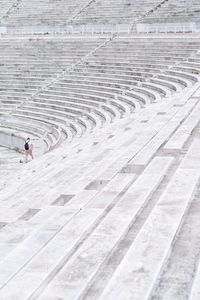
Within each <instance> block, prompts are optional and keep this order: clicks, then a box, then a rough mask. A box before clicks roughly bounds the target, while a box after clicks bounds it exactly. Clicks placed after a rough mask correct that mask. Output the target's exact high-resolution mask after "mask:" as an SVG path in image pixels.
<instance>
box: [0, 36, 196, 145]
mask: <svg viewBox="0 0 200 300" xmlns="http://www.w3.org/2000/svg"><path fill="white" fill-rule="evenodd" d="M102 41H104V39H102V40H99V39H93V38H91V39H89V38H88V39H86V40H85V39H84V38H81V39H80V38H79V39H78V38H77V39H76V40H73V39H72V41H71V42H70V41H69V40H68V39H66V40H63V38H60V39H59V38H57V39H55V40H52V39H47V41H43V42H42V41H41V40H39V41H37V40H30V41H29V42H28V41H27V40H26V39H25V40H23V42H22V46H23V47H24V45H26V47H24V48H23V50H22V48H20V46H19V41H16V48H15V49H13V50H12V55H11V57H12V58H11V61H10V62H7V60H6V59H5V61H4V65H3V69H4V71H5V68H6V67H8V66H9V67H10V71H9V75H8V77H7V79H8V81H7V82H6V81H5V80H6V74H5V78H4V80H3V78H2V79H0V84H1V86H0V88H1V95H0V104H1V105H0V114H1V115H2V116H4V115H8V116H10V120H11V119H12V117H13V118H14V120H18V122H16V121H14V122H13V125H12V122H11V121H10V125H9V124H8V122H7V125H6V126H8V125H9V126H10V128H15V126H16V124H17V128H19V130H21V129H22V128H26V127H27V131H28V132H33V133H34V132H37V131H36V130H35V127H39V128H40V129H39V131H40V133H39V132H38V137H42V136H45V138H46V139H45V143H46V144H47V149H48V150H49V149H52V148H54V147H55V146H56V145H59V144H60V143H61V142H62V141H63V140H64V139H68V140H72V139H73V138H75V137H80V136H81V135H83V134H85V133H87V132H88V133H90V132H92V131H94V130H95V129H96V128H100V127H102V126H103V125H104V124H109V123H111V122H113V121H114V120H116V119H119V118H122V117H124V116H128V115H129V114H131V113H132V112H134V111H135V109H139V108H143V107H144V106H145V105H149V104H150V103H152V102H155V101H160V100H161V99H162V98H164V97H169V96H171V95H172V93H174V92H180V91H182V89H183V88H185V87H190V86H191V85H192V84H194V83H195V82H197V81H198V78H199V75H198V74H199V72H200V68H199V64H198V60H199V56H198V49H199V46H200V42H199V41H198V40H197V39H196V40H194V39H192V38H190V37H187V38H185V39H182V38H177V37H176V38H164V39H162V38H156V37H154V38H152V37H151V38H142V37H141V38H138V37H131V38H130V37H129V38H128V39H127V38H125V37H116V38H114V39H113V40H112V41H110V42H109V43H107V44H106V45H103V44H102V47H100V48H98V50H96V51H95V52H94V53H92V54H91V55H90V56H88V57H87V59H86V60H85V59H83V58H84V57H85V56H83V55H84V54H88V53H89V51H90V50H91V49H92V50H94V49H95V47H97V46H98V45H100V43H101V42H102ZM8 42H9V40H7V43H8ZM12 42H13V43H14V40H13V41H12ZM0 43H2V45H1V48H2V49H3V45H4V44H5V43H6V40H3V41H1V42H0ZM61 43H63V46H62V48H61V49H60V47H61ZM42 45H43V47H44V52H43V47H42ZM58 49H59V50H58ZM15 50H16V52H15ZM22 51H23V52H24V56H23V58H19V53H21V52H22ZM33 52H35V53H39V55H38V56H37V55H36V54H35V56H34V55H33ZM56 52H57V56H56ZM16 53H17V54H16ZM9 54H10V53H9V52H8V54H7V57H9ZM17 55H18V56H17ZM2 57H3V56H2ZM43 57H44V61H43V60H42V58H43ZM29 58H30V59H29ZM81 58H82V60H81ZM14 59H15V60H16V61H15V63H14ZM75 59H76V60H75ZM69 61H71V64H72V65H73V63H74V67H72V68H71V69H69V71H67V72H65V73H62V71H63V70H66V69H67V68H68V67H69ZM76 61H77V62H79V63H76ZM51 62H52V64H51ZM11 63H12V67H11ZM2 64H3V61H2ZM56 64H58V65H59V66H55V65H56ZM23 69H26V71H27V72H28V74H29V76H30V77H29V80H30V84H31V85H30V86H29V85H28V83H27V81H26V78H25V77H24V76H23V74H24V73H23V72H22V73H21V74H20V76H18V74H19V72H20V70H23ZM32 70H33V71H32ZM45 70H46V74H45ZM56 70H57V71H56ZM10 73H11V74H12V77H10V76H11V74H10ZM45 75H46V77H45ZM0 78H1V77H0ZM11 78H12V79H11ZM32 78H34V79H35V81H33V82H31V81H32ZM41 78H43V80H41V82H40V79H41ZM11 82H12V85H11ZM41 87H43V88H41ZM32 123H33V124H34V126H32ZM30 124H31V126H30ZM41 124H42V125H41ZM49 128H50V129H49ZM51 128H53V129H51ZM49 131H50V133H49Z"/></svg>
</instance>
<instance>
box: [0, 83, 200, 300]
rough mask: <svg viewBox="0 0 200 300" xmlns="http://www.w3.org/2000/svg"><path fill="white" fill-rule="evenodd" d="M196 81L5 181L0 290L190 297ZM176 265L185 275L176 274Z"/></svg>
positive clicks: (20, 294)
mask: <svg viewBox="0 0 200 300" xmlns="http://www.w3.org/2000/svg"><path fill="white" fill-rule="evenodd" d="M198 88H199V84H195V86H194V87H193V88H191V89H188V90H187V91H185V92H184V93H181V94H180V95H179V97H178V98H177V97H174V98H171V99H169V100H168V101H165V102H164V101H163V102H158V103H152V104H151V105H149V106H148V107H146V108H145V109H144V110H141V111H138V113H137V114H135V115H134V116H132V117H130V118H126V119H119V120H118V121H116V122H115V124H111V125H110V127H107V128H103V129H102V130H101V131H99V133H98V134H96V135H93V136H92V135H90V136H86V137H85V138H80V139H79V141H76V143H75V144H74V148H73V145H72V144H71V145H70V146H69V148H68V147H66V145H64V144H63V146H62V147H60V148H58V149H55V150H54V151H53V152H51V153H48V154H46V156H45V158H44V159H43V160H42V159H41V158H40V159H39V160H38V161H35V162H34V161H33V163H30V164H28V165H26V166H25V167H24V170H23V171H22V172H18V173H16V174H15V175H14V177H13V179H11V178H10V180H9V181H7V183H6V185H7V186H6V187H4V188H3V189H2V190H1V201H0V207H1V210H0V211H1V213H0V224H1V230H0V239H1V248H0V250H1V251H0V270H1V276H0V287H1V290H0V298H1V299H9V300H11V299H14V298H16V299H20V300H28V299H38V300H49V299H62V298H63V299H65V300H68V299H69V300H75V299H95V300H97V299H116V300H121V299H123V300H128V299H133V300H137V299H138V300H141V299H145V298H148V297H151V298H152V299H153V298H155V299H167V298H168V299H176V295H180V286H184V287H185V285H187V286H188V287H189V288H188V289H187V288H185V289H184V288H183V289H182V290H181V296H182V297H183V298H184V299H189V294H190V287H191V286H192V284H193V277H194V270H196V269H197V266H198V259H197V257H198V255H199V247H198V245H199V231H198V230H197V229H196V230H195V228H197V227H198V226H197V224H198V219H199V216H198V211H199V210H198V209H197V207H198V208H199V197H197V196H198V193H199V177H200V173H199V169H200V168H199V163H200V155H199V153H198V151H197V149H199V146H200V140H199V129H200V127H199V125H200V124H199V114H200V105H199V99H200V98H199V96H200V94H199V91H196V90H197V89H198ZM59 175H62V176H59ZM13 182H15V184H13ZM30 182H31V185H30ZM47 183H48V185H47ZM11 186H12V191H11V188H10V187H11ZM13 195H15V197H13ZM30 195H31V196H30ZM194 214H195V217H194ZM194 230H195V231H194ZM197 232H198V233H197ZM185 247H187V249H188V251H187V252H186V253H185V252H184V251H183V249H185ZM178 249H179V251H178ZM181 250H182V251H181ZM189 250H190V251H189ZM184 260H187V263H185V264H181V261H184ZM172 266H173V267H172ZM173 268H174V269H173ZM174 270H176V274H180V275H181V274H184V275H185V274H187V276H183V275H182V276H177V277H176V280H175V279H174V274H175V273H174ZM163 278H167V280H165V286H164V285H163V284H162V280H163ZM165 288H166V289H165ZM196 289H198V285H195V286H194V289H193V290H196ZM154 291H156V294H154ZM197 291H198V290H197ZM193 295H195V292H193Z"/></svg>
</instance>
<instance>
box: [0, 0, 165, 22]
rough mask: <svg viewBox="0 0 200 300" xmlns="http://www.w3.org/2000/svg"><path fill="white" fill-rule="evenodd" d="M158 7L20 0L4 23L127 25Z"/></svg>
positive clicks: (140, 1)
mask: <svg viewBox="0 0 200 300" xmlns="http://www.w3.org/2000/svg"><path fill="white" fill-rule="evenodd" d="M159 3H160V0H148V2H147V1H146V2H145V1H144V0H135V1H134V2H131V1H127V0H117V1H113V0H112V1H109V2H108V1H106V0H103V1H102V0H101V1H100V0H97V1H89V0H81V1H80V0H79V1H78V0H75V1H67V3H66V1H65V0H61V1H51V3H49V1H47V0H42V1H41V0H35V1H34V2H33V3H31V2H30V1H28V0H23V1H21V3H19V4H18V6H17V7H16V8H15V7H14V8H13V10H11V11H10V13H9V14H7V16H6V17H5V18H4V23H5V24H8V25H9V26H10V25H11V26H13V25H17V26H27V25H29V26H37V25H49V24H51V25H65V24H68V23H69V22H70V20H72V19H73V20H74V21H73V22H71V24H72V23H73V24H74V23H76V24H97V23H100V24H109V23H111V24H119V23H122V24H123V23H125V24H127V23H133V22H134V20H136V19H137V18H138V17H140V16H141V15H144V14H145V13H146V12H147V11H149V10H151V9H152V8H154V7H155V6H156V5H158V4H159ZM0 4H1V2H0ZM111 16H112V17H111Z"/></svg>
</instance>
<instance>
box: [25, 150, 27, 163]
mask: <svg viewBox="0 0 200 300" xmlns="http://www.w3.org/2000/svg"><path fill="white" fill-rule="evenodd" d="M25 162H26V163H27V162H28V150H26V151H25Z"/></svg>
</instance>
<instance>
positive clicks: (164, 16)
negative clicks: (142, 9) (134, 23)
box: [141, 0, 200, 24]
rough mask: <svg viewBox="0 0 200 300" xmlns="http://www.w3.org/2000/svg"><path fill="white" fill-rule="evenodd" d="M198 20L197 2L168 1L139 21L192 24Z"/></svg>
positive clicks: (198, 6) (199, 18) (198, 5)
mask: <svg viewBox="0 0 200 300" xmlns="http://www.w3.org/2000/svg"><path fill="white" fill-rule="evenodd" d="M199 20H200V2H199V1H198V0H190V1H187V0H179V1H177V0H170V1H166V2H165V3H163V4H162V5H160V6H159V7H158V8H157V9H156V10H154V11H153V12H152V13H151V14H148V15H147V16H145V17H144V18H142V19H141V22H142V23H151V24H152V23H165V22H167V23H173V22H177V23H179V22H182V23H184V22H194V21H199Z"/></svg>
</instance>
